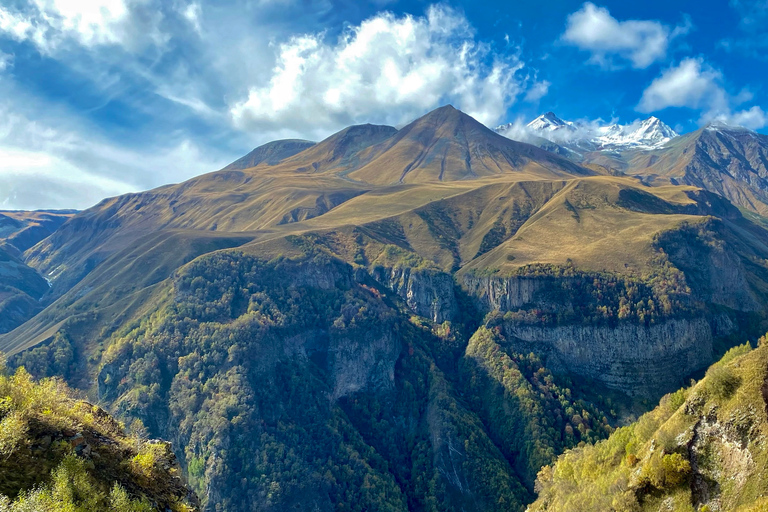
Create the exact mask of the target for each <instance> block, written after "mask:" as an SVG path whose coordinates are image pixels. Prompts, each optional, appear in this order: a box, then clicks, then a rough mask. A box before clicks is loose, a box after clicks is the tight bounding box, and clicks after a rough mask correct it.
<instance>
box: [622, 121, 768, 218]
mask: <svg viewBox="0 0 768 512" xmlns="http://www.w3.org/2000/svg"><path fill="white" fill-rule="evenodd" d="M622 170H623V171H624V172H626V173H631V174H635V175H639V176H644V177H646V179H651V180H665V181H668V182H671V183H682V184H687V185H693V186H696V187H700V188H703V189H706V190H710V191H712V192H715V193H717V194H720V195H721V196H723V197H726V198H728V200H730V201H731V202H732V203H733V204H735V205H737V206H739V207H742V208H746V209H747V210H750V211H752V212H755V213H758V214H761V215H764V216H765V215H768V136H765V135H761V134H759V133H755V132H753V131H751V130H747V129H745V128H739V127H733V126H727V125H722V124H711V125H709V126H706V127H704V128H702V129H700V130H697V131H695V132H693V133H690V134H687V135H685V136H682V137H679V138H677V139H675V140H674V141H672V142H671V143H670V144H668V145H667V146H665V147H663V148H661V149H657V150H654V151H650V152H647V153H639V154H636V155H632V156H631V157H630V158H628V159H627V163H626V165H625V166H624V168H623V169H622Z"/></svg>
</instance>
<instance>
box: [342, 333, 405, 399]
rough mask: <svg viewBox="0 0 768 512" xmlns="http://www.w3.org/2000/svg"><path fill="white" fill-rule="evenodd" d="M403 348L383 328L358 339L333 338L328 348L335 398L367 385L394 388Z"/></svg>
mask: <svg viewBox="0 0 768 512" xmlns="http://www.w3.org/2000/svg"><path fill="white" fill-rule="evenodd" d="M400 350H401V346H400V341H399V340H398V339H397V338H396V337H395V335H394V334H393V333H391V332H388V331H384V330H382V331H381V332H376V331H370V332H367V333H365V334H364V335H363V336H361V337H360V338H355V339H352V338H349V337H342V338H337V339H333V340H332V341H331V344H330V347H329V350H328V366H329V369H330V375H331V378H332V379H333V399H334V400H337V399H339V398H341V397H343V396H348V395H351V394H353V393H355V392H357V391H360V390H362V389H365V388H372V389H380V390H382V389H383V390H388V389H391V388H392V387H393V386H394V382H395V363H396V362H397V359H398V357H399V356H400Z"/></svg>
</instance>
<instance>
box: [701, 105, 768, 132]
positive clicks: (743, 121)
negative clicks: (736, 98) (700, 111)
mask: <svg viewBox="0 0 768 512" xmlns="http://www.w3.org/2000/svg"><path fill="white" fill-rule="evenodd" d="M703 119H704V120H706V121H720V122H723V123H726V124H729V125H733V126H743V127H744V128H749V129H750V130H759V129H760V128H765V127H766V126H768V112H765V111H764V110H763V109H762V108H760V107H758V106H754V107H752V108H749V109H745V110H739V111H737V112H723V113H717V114H715V115H714V116H712V117H706V116H705V117H704V118H703Z"/></svg>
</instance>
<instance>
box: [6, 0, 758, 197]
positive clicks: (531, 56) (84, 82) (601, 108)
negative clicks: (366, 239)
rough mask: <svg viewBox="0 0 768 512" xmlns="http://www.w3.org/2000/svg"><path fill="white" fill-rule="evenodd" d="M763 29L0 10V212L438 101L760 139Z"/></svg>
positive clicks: (649, 16) (292, 5)
mask: <svg viewBox="0 0 768 512" xmlns="http://www.w3.org/2000/svg"><path fill="white" fill-rule="evenodd" d="M765 26H768V0H731V1H722V2H711V1H709V2H708V1H698V2H694V1H678V2H674V1H658V0H651V1H646V2H623V1H621V2H620V1H608V2H594V3H591V2H587V3H585V2H581V1H566V0H559V1H548V0H540V1H536V2H530V1H506V2H477V1H474V2H459V1H452V2H438V3H435V2H422V1H399V0H394V1H393V0H389V1H387V0H380V1H377V2H356V1H351V0H342V1H337V0H320V1H302V0H224V1H216V2H212V1H206V0H88V1H83V0H3V1H2V2H0V208H5V209H14V208H24V209H27V208H67V207H75V208H85V207H87V206H90V205H92V204H94V203H96V202H97V201H98V200H100V199H101V198H103V197H107V196H110V195H116V194H120V193H124V192H129V191H135V190H142V189H147V188H151V187H156V186H159V185H162V184H165V183H169V182H178V181H181V180H184V179H187V178H189V177H191V176H194V175H197V174H201V173H203V172H209V171H213V170H216V169H218V168H220V167H222V166H223V165H225V164H226V163H228V162H229V161H232V160H234V159H236V158H237V157H239V156H241V155H242V154H244V153H246V152H247V151H249V150H250V149H251V148H253V147H254V146H257V145H259V144H262V143H264V142H267V141H269V140H273V139H277V138H288V137H291V138H307V139H312V140H319V139H321V138H323V137H325V136H327V135H329V134H331V133H333V132H334V131H336V130H338V129H340V128H343V127H344V126H347V125H349V124H352V123H362V122H374V123H387V124H393V125H396V126H398V125H402V124H404V123H406V122H407V121H410V120H411V119H413V118H415V117H417V116H419V115H421V114H424V113H426V112H428V111H429V110H431V109H433V108H436V107H438V106H440V105H442V104H445V103H452V104H454V105H455V106H456V107H458V108H460V109H462V110H464V111H465V112H468V113H470V114H471V115H474V116H475V117H476V118H478V119H479V120H480V121H482V122H484V123H486V124H487V125H489V126H495V125H497V124H500V123H503V122H513V121H520V122H522V121H528V120H530V119H532V118H534V117H536V116H537V115H538V114H540V113H542V112H546V111H549V110H552V111H555V112H556V113H557V114H558V115H559V116H560V117H563V118H565V119H568V120H584V121H591V122H598V123H599V122H611V121H619V122H622V123H630V122H632V121H634V120H636V119H641V118H644V117H647V116H649V115H656V116H657V117H659V118H661V119H662V120H664V121H665V122H666V123H667V124H669V125H670V126H672V127H674V128H676V129H678V131H682V132H687V131H691V130H695V129H697V128H698V127H699V126H701V125H703V124H705V123H706V122H708V121H710V120H712V119H720V120H724V121H727V122H731V123H735V124H741V125H745V126H748V127H749V128H752V129H756V130H758V131H760V132H762V133H766V127H767V126H768V114H766V110H768V90H766V85H767V84H766V77H767V76H768V72H766V69H767V68H766V65H768V31H767V30H766V29H765V28H764V27H765Z"/></svg>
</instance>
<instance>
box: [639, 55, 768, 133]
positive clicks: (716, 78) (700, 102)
mask: <svg viewBox="0 0 768 512" xmlns="http://www.w3.org/2000/svg"><path fill="white" fill-rule="evenodd" d="M751 99H752V94H751V93H750V92H749V91H747V90H742V91H740V92H739V93H738V94H734V95H731V94H729V93H728V91H727V90H726V87H725V84H724V78H723V74H722V73H721V72H720V71H719V70H717V69H715V68H713V67H712V66H710V65H709V64H707V63H706V62H705V61H704V60H703V59H701V58H687V59H684V60H682V61H681V62H680V63H679V64H678V65H676V66H673V67H671V68H669V69H667V70H665V71H663V72H662V74H661V75H660V76H659V77H658V78H656V79H655V80H654V81H653V82H652V83H651V84H650V85H649V86H648V87H647V88H646V89H645V91H644V92H643V96H642V98H641V99H640V103H639V104H638V106H637V110H638V111H640V112H645V113H650V112H656V111H659V110H663V109H665V108H669V107H677V108H681V107H684V108H690V109H694V110H700V111H701V112H702V114H701V119H700V122H701V123H707V122H710V121H713V120H718V121H722V122H726V123H729V124H736V125H739V126H744V127H746V128H750V129H759V128H763V127H764V126H766V125H768V118H766V114H765V112H764V111H763V110H762V109H761V108H760V107H757V106H753V107H751V108H749V109H746V110H738V109H737V107H739V105H742V104H743V103H745V102H748V101H750V100H751Z"/></svg>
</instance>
